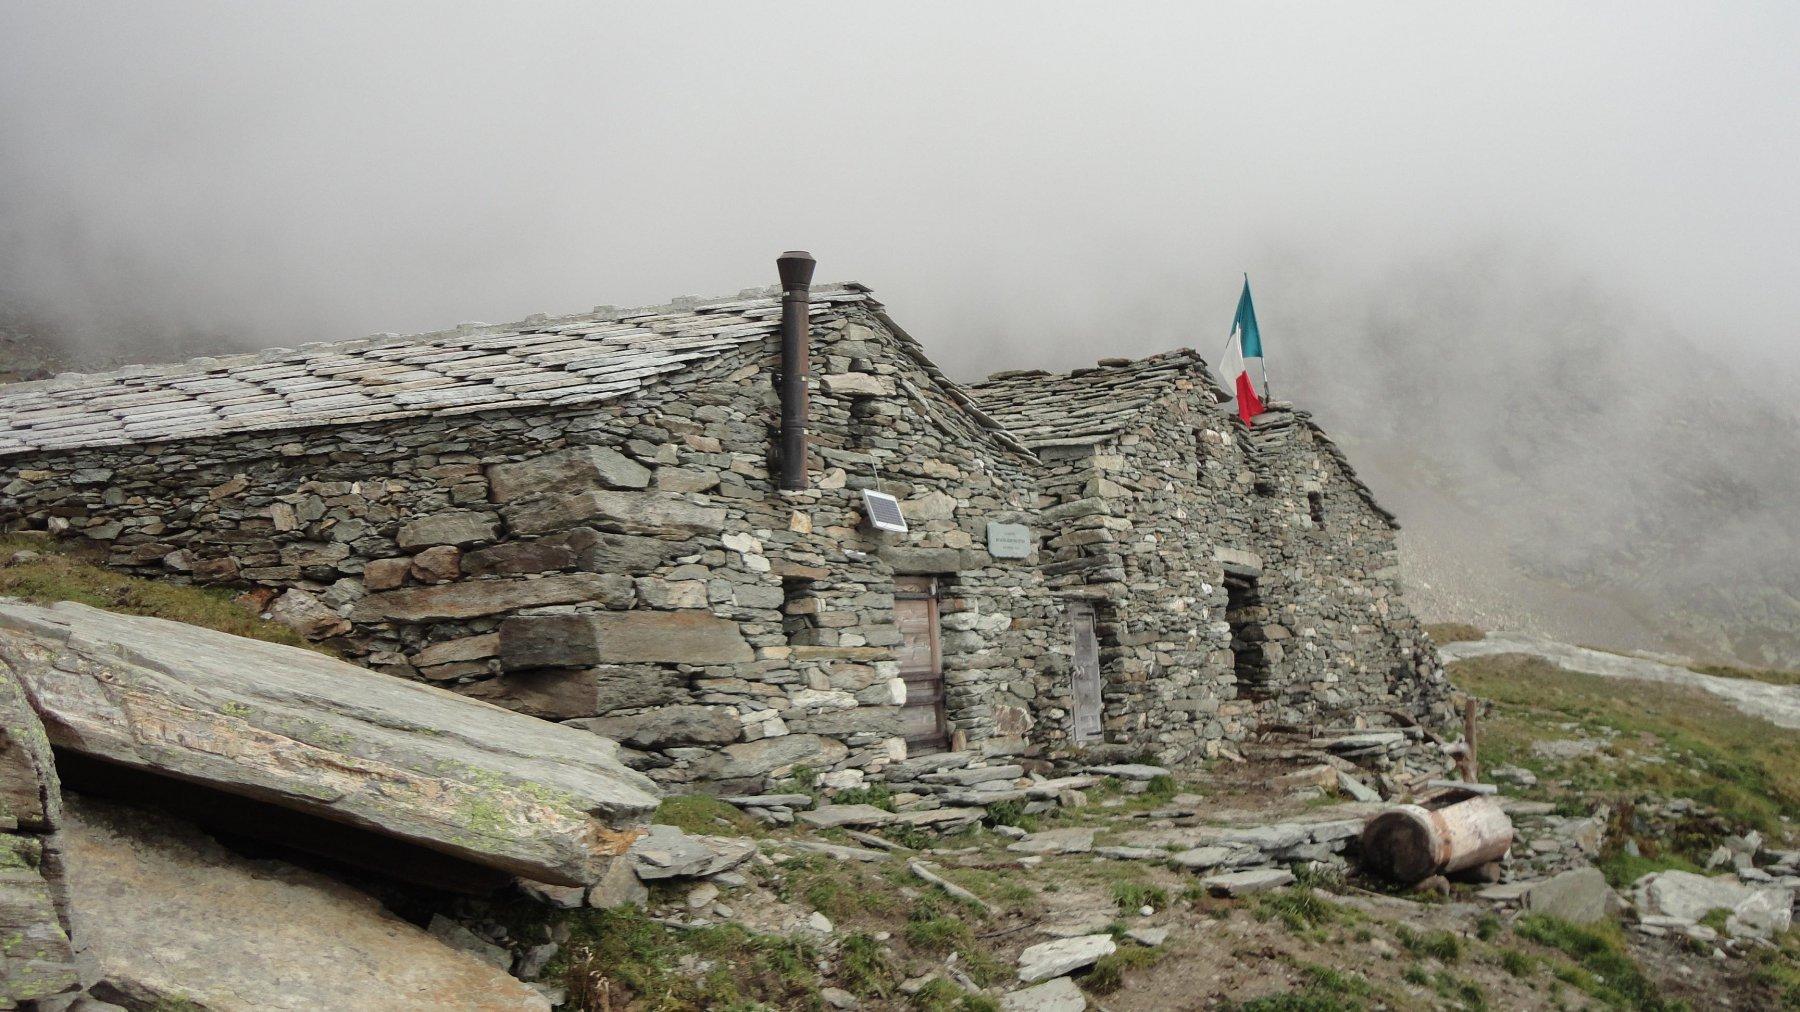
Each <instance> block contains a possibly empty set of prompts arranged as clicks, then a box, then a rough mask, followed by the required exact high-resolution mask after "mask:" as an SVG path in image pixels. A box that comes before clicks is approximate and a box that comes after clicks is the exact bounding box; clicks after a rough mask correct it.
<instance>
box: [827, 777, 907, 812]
mask: <svg viewBox="0 0 1800 1012" xmlns="http://www.w3.org/2000/svg"><path fill="white" fill-rule="evenodd" d="M831 803H832V804H834V805H870V806H873V807H875V808H879V809H881V810H882V811H884V812H891V811H893V810H894V792H893V791H891V790H889V789H888V786H887V785H886V784H873V785H871V786H868V787H850V788H847V789H845V790H841V791H839V792H837V793H836V794H835V795H833V796H832V798H831Z"/></svg>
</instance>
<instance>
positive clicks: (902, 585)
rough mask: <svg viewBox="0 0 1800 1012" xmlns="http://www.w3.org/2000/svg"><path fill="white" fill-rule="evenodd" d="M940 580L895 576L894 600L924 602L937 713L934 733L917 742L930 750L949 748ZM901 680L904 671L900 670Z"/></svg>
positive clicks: (903, 677) (928, 576)
mask: <svg viewBox="0 0 1800 1012" xmlns="http://www.w3.org/2000/svg"><path fill="white" fill-rule="evenodd" d="M939 587H940V584H939V582H938V578H937V577H936V576H931V575H916V574H915V575H907V576H899V575H896V576H895V577H894V600H896V601H924V602H926V616H927V628H928V630H929V631H930V637H931V672H930V673H931V676H932V680H933V681H935V682H936V683H937V698H936V700H935V709H936V714H935V715H936V717H937V733H936V735H935V736H934V737H933V738H931V739H929V740H920V741H919V744H921V745H923V746H925V747H926V748H928V749H930V750H932V751H945V750H948V749H949V748H950V714H949V705H948V701H947V698H946V697H947V696H948V693H947V692H946V691H945V689H944V649H943V627H942V625H941V624H940V623H941V619H942V614H941V610H940V608H939V605H938V590H939ZM900 678H901V680H902V681H905V680H907V679H906V672H905V671H901V672H900ZM907 745H908V749H907V751H908V754H911V753H912V751H913V750H912V745H913V742H910V741H909V742H908V743H907Z"/></svg>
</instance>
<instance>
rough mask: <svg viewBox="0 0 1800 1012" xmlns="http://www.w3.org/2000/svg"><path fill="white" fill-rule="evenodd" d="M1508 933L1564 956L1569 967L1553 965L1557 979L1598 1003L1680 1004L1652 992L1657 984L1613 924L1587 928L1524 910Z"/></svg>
mask: <svg viewBox="0 0 1800 1012" xmlns="http://www.w3.org/2000/svg"><path fill="white" fill-rule="evenodd" d="M1513 931H1514V932H1515V933H1516V934H1518V936H1519V937H1520V938H1524V939H1526V940H1528V941H1533V942H1536V943H1538V944H1539V945H1543V946H1546V947H1548V948H1551V949H1555V950H1556V951H1558V952H1560V953H1562V954H1563V955H1565V956H1567V957H1569V959H1570V960H1571V961H1572V962H1573V964H1574V965H1573V966H1572V967H1559V968H1557V969H1556V976H1557V979H1558V980H1562V981H1564V982H1565V983H1568V984H1570V985H1573V986H1574V987H1576V988H1578V989H1580V990H1582V991H1584V992H1586V993H1587V994H1589V995H1592V996H1593V997H1595V998H1598V999H1599V1000H1601V1001H1603V1002H1607V1003H1608V1004H1613V1005H1618V1006H1621V1007H1624V1008H1634V1009H1644V1010H1649V1012H1662V1010H1669V1009H1677V1008H1682V1007H1685V1006H1682V1005H1673V1004H1670V1003H1668V1002H1665V1001H1663V999H1662V998H1661V997H1660V996H1659V995H1658V994H1657V988H1656V985H1655V984H1653V983H1651V982H1650V980H1649V979H1648V978H1646V977H1645V976H1644V973H1643V971H1642V970H1640V969H1639V968H1638V965H1637V962H1636V961H1635V960H1633V959H1632V958H1631V955H1630V954H1629V953H1628V952H1627V951H1626V948H1625V940H1624V936H1623V935H1622V934H1621V933H1620V931H1619V927H1618V925H1616V924H1605V925H1593V926H1588V925H1581V924H1570V923H1569V922H1568V921H1562V920H1558V919H1556V918H1554V917H1545V916H1543V915H1541V914H1526V915H1525V916H1524V917H1521V918H1519V920H1518V921H1517V923H1515V924H1514V925H1513ZM1571 970H1573V971H1575V972H1570V971H1571Z"/></svg>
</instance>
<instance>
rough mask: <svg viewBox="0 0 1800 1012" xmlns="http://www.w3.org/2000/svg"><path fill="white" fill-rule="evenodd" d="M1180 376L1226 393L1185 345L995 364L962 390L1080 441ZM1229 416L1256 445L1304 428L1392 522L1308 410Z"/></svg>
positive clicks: (1054, 439) (1130, 419)
mask: <svg viewBox="0 0 1800 1012" xmlns="http://www.w3.org/2000/svg"><path fill="white" fill-rule="evenodd" d="M1183 382H1185V383H1192V384H1199V385H1204V386H1205V387H1206V388H1207V389H1209V390H1210V391H1211V392H1212V395H1213V400H1214V401H1216V402H1218V403H1221V404H1222V403H1224V402H1225V401H1227V400H1230V396H1229V395H1228V394H1227V393H1226V392H1225V388H1224V387H1223V386H1221V385H1220V384H1219V382H1218V380H1217V379H1215V378H1214V377H1213V375H1212V373H1211V372H1210V371H1209V370H1208V369H1207V368H1206V362H1205V361H1204V360H1203V359H1201V357H1200V354H1199V353H1198V352H1196V351H1194V350H1193V349H1191V348H1179V349H1177V350H1175V351H1169V352H1164V353H1162V354H1160V355H1152V356H1150V357H1149V358H1138V359H1127V358H1103V359H1101V360H1100V361H1099V363H1098V364H1096V365H1093V366H1090V367H1087V368H1084V369H1074V370H1071V371H1069V372H1066V373H1051V372H1045V371H1044V370H1042V369H1019V370H1013V371H1009V372H997V373H994V374H993V375H991V376H989V377H988V378H987V379H985V380H983V381H981V382H979V383H974V384H971V385H970V387H969V390H970V392H971V393H972V394H974V396H975V399H976V401H977V402H978V403H979V404H980V405H981V406H982V407H983V408H985V409H986V410H987V412H988V414H989V415H990V416H991V417H992V418H993V419H994V420H995V421H997V422H998V423H1000V424H1001V425H1003V426H1005V427H1006V428H1007V429H1008V430H1009V431H1010V432H1012V433H1013V434H1014V435H1015V436H1017V437H1018V438H1019V439H1020V440H1022V441H1023V442H1024V443H1025V444H1026V445H1027V446H1030V447H1031V448H1032V449H1034V450H1038V449H1043V448H1045V447H1050V446H1078V445H1086V444H1090V443H1095V442H1099V441H1101V440H1104V439H1107V438H1110V437H1112V436H1115V435H1117V434H1118V433H1119V432H1120V431H1121V430H1123V429H1125V428H1126V427H1128V426H1130V425H1132V424H1134V422H1135V420H1136V418H1137V414H1138V412H1139V411H1141V410H1143V409H1144V408H1145V407H1147V406H1149V405H1150V404H1151V403H1152V402H1153V401H1155V400H1156V399H1157V398H1158V397H1161V396H1162V395H1164V394H1165V393H1167V392H1168V389H1169V385H1170V384H1171V383H1183ZM1229 418H1230V420H1231V422H1232V424H1233V425H1235V426H1237V427H1238V430H1239V432H1240V434H1241V435H1242V437H1243V438H1244V439H1246V440H1247V441H1248V443H1249V445H1250V447H1251V448H1252V449H1253V450H1256V451H1258V452H1271V451H1274V450H1276V449H1278V448H1279V447H1281V446H1282V445H1283V444H1285V443H1286V441H1287V440H1288V438H1289V437H1290V435H1291V434H1292V433H1293V431H1294V429H1295V427H1296V426H1304V427H1306V428H1307V429H1310V430H1311V431H1312V434H1313V440H1314V444H1315V445H1316V446H1318V448H1319V449H1320V450H1321V451H1322V452H1323V453H1325V455H1326V456H1329V457H1330V458H1331V459H1332V460H1333V461H1335V462H1336V463H1337V465H1338V468H1339V470H1341V471H1342V472H1343V475H1344V478H1345V479H1346V480H1347V481H1349V482H1350V484H1351V485H1352V486H1353V487H1354V488H1355V489H1356V491H1357V494H1358V495H1360V496H1361V497H1362V499H1363V500H1364V501H1365V502H1367V503H1368V504H1369V506H1370V508H1371V509H1373V510H1374V511H1375V512H1376V513H1378V514H1379V515H1380V516H1382V517H1383V518H1384V519H1386V520H1387V521H1388V522H1389V523H1392V524H1393V525H1394V526H1396V527H1398V526H1399V523H1398V521H1397V520H1396V519H1395V517H1394V515H1393V514H1392V513H1390V512H1388V511H1387V509H1385V508H1384V507H1383V506H1382V505H1381V504H1380V503H1379V502H1377V501H1376V500H1375V493H1374V492H1373V491H1371V490H1370V489H1369V486H1368V485H1366V484H1364V482H1363V480H1362V479H1361V478H1360V477H1358V476H1357V473H1356V469H1355V468H1354V467H1352V466H1351V465H1350V460H1349V458H1348V457H1346V456H1344V451H1343V450H1342V449H1340V448H1339V447H1338V445H1337V443H1335V442H1333V441H1332V439H1331V437H1330V436H1329V435H1327V434H1326V433H1325V430H1324V429H1322V428H1320V427H1319V424H1318V423H1317V422H1315V421H1313V419H1312V416H1311V415H1310V414H1308V413H1307V412H1305V411H1301V410H1298V409H1296V408H1295V407H1294V406H1293V405H1291V404H1287V403H1285V402H1279V403H1275V404H1271V405H1269V411H1267V412H1265V413H1264V414H1261V415H1258V416H1257V418H1256V424H1255V425H1254V426H1250V427H1247V428H1246V427H1244V426H1243V424H1242V423H1241V422H1239V421H1238V420H1237V417H1236V416H1235V415H1230V416H1229Z"/></svg>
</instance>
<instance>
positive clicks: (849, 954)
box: [838, 931, 900, 999]
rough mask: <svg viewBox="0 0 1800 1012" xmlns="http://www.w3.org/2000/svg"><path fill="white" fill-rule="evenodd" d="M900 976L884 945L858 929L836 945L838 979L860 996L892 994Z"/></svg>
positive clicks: (882, 996) (847, 988)
mask: <svg viewBox="0 0 1800 1012" xmlns="http://www.w3.org/2000/svg"><path fill="white" fill-rule="evenodd" d="M899 977H900V970H899V968H898V967H896V966H895V965H894V961H893V959H892V958H891V957H890V956H889V955H888V950H887V946H885V945H883V944H881V943H880V942H878V941H876V940H875V939H874V938H872V937H870V936H868V935H865V934H863V933H862V932H860V931H859V932H857V933H855V934H852V935H846V936H845V937H844V941H843V944H842V945H840V946H839V948H838V979H839V981H840V982H841V983H842V984H843V986H844V989H845V990H847V991H849V992H850V993H851V994H854V995H856V996H858V997H861V998H870V999H875V998H886V997H888V996H889V995H891V994H893V993H894V985H895V982H896V981H897V980H898V979H899Z"/></svg>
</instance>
